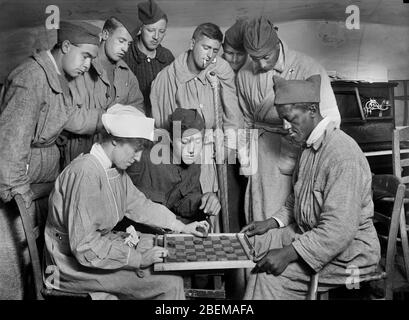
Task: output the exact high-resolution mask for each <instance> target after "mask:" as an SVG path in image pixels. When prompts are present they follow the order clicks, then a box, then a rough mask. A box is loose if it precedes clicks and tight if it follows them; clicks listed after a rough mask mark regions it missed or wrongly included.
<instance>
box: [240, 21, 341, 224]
mask: <svg viewBox="0 0 409 320" xmlns="http://www.w3.org/2000/svg"><path fill="white" fill-rule="evenodd" d="M243 41H244V42H243V43H244V47H245V49H246V51H247V53H248V54H249V56H250V57H251V59H249V60H248V61H247V62H246V64H245V65H244V66H243V67H242V68H241V69H240V71H239V73H238V75H237V92H238V96H239V102H240V106H241V109H242V111H243V114H244V120H245V121H244V122H245V125H246V128H249V129H258V137H256V138H257V139H258V160H257V159H255V161H258V164H256V165H254V163H253V164H251V166H252V165H254V166H257V168H258V170H257V172H256V173H255V174H252V175H250V176H249V183H248V185H247V191H246V198H245V202H246V205H245V211H246V219H247V222H250V221H253V220H265V219H267V218H270V217H271V216H272V215H273V214H274V212H275V211H277V210H278V209H280V207H281V206H282V205H283V204H284V202H285V200H286V198H287V196H288V194H289V192H290V190H291V176H292V173H293V170H294V166H295V161H296V158H297V156H298V154H299V152H300V148H299V146H298V145H296V144H295V143H291V141H290V140H291V139H290V138H289V137H288V130H286V128H283V121H282V120H281V119H280V118H279V117H278V114H277V111H276V108H275V107H274V98H275V92H274V89H273V87H274V81H273V76H274V75H279V76H281V77H283V78H284V79H286V80H304V79H306V78H308V77H310V76H311V75H314V74H320V75H321V79H322V81H321V102H320V110H321V112H322V115H323V116H324V117H329V118H331V119H332V120H333V121H334V122H335V124H336V125H337V126H339V123H340V115H339V111H338V107H337V102H336V100H335V95H334V92H333V90H332V88H331V84H330V80H329V77H328V75H327V73H326V71H325V69H324V68H323V67H322V66H321V65H320V64H318V63H317V62H316V61H315V60H313V59H312V58H310V57H308V56H306V55H304V54H302V53H300V52H296V51H293V50H290V49H289V48H288V47H287V45H286V44H285V43H284V42H283V41H281V40H280V39H279V38H278V35H277V32H276V29H275V27H274V25H273V23H272V22H271V21H270V20H268V19H267V18H265V17H258V18H253V19H251V20H250V21H249V22H248V24H247V26H246V28H245V29H244V35H243ZM253 160H254V158H253V157H250V161H253Z"/></svg>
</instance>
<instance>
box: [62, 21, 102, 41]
mask: <svg viewBox="0 0 409 320" xmlns="http://www.w3.org/2000/svg"><path fill="white" fill-rule="evenodd" d="M100 33H101V29H100V28H98V27H97V26H94V25H93V24H90V23H87V22H83V21H61V22H60V28H59V29H58V31H57V39H58V42H59V43H61V42H63V41H65V40H68V41H70V42H71V43H74V44H94V45H99V34H100Z"/></svg>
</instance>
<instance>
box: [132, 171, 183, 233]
mask: <svg viewBox="0 0 409 320" xmlns="http://www.w3.org/2000/svg"><path fill="white" fill-rule="evenodd" d="M126 204H127V207H126V208H127V209H126V212H125V215H126V216H127V217H128V218H129V219H132V220H134V221H135V222H139V223H143V224H147V225H151V226H156V227H160V228H167V229H171V230H173V231H176V232H181V231H182V230H183V229H184V228H185V224H184V223H182V222H180V221H179V220H177V219H176V216H175V214H174V213H172V212H171V211H170V210H169V209H168V208H166V207H165V206H163V205H161V204H158V203H154V202H152V201H151V200H149V199H148V198H146V196H145V195H144V194H143V193H142V192H141V191H139V190H138V189H137V188H136V187H135V186H134V184H133V183H132V181H131V178H129V176H128V175H127V174H126Z"/></svg>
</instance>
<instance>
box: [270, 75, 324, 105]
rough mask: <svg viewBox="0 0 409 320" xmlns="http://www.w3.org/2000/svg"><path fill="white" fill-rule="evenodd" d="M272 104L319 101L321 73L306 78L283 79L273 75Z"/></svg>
mask: <svg viewBox="0 0 409 320" xmlns="http://www.w3.org/2000/svg"><path fill="white" fill-rule="evenodd" d="M273 79H274V91H275V100H274V104H293V103H314V102H317V103H318V102H320V91H321V75H319V74H315V75H313V76H311V77H309V78H308V79H306V80H285V79H284V78H281V77H278V76H274V77H273Z"/></svg>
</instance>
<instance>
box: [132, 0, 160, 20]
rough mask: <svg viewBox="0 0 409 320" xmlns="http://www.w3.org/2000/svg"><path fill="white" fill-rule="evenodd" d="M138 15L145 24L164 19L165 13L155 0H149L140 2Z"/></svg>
mask: <svg viewBox="0 0 409 320" xmlns="http://www.w3.org/2000/svg"><path fill="white" fill-rule="evenodd" d="M138 16H139V20H141V21H142V23H143V24H152V23H155V22H158V21H159V20H160V19H162V18H163V17H164V16H165V13H164V12H163V11H162V10H161V9H160V8H159V6H158V5H157V4H156V2H155V1H153V0H148V1H146V2H142V3H139V4H138Z"/></svg>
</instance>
